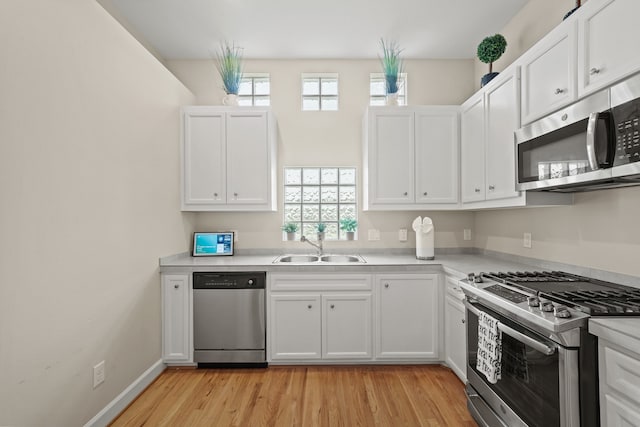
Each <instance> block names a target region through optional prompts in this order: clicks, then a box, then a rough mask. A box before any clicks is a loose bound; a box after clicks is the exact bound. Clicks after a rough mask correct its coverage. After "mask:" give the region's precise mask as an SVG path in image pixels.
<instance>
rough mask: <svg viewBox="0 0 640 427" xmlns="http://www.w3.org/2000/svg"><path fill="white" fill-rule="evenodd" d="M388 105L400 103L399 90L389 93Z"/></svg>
mask: <svg viewBox="0 0 640 427" xmlns="http://www.w3.org/2000/svg"><path fill="white" fill-rule="evenodd" d="M387 105H399V103H398V92H396V93H388V94H387Z"/></svg>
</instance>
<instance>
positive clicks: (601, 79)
mask: <svg viewBox="0 0 640 427" xmlns="http://www.w3.org/2000/svg"><path fill="white" fill-rule="evenodd" d="M581 9H582V10H581V11H580V12H581V14H580V15H579V20H578V25H579V36H580V37H579V40H580V42H579V45H578V95H580V96H584V95H586V94H588V93H591V92H593V91H596V90H599V89H602V88H604V87H606V86H607V85H609V84H611V83H613V82H615V81H616V80H619V79H621V78H623V77H626V76H628V75H630V74H632V73H634V72H636V71H637V70H639V69H640V55H638V52H637V50H638V40H640V25H638V16H640V2H639V1H638V0H589V1H588V2H587V3H585V5H584V6H583V7H582V8H581Z"/></svg>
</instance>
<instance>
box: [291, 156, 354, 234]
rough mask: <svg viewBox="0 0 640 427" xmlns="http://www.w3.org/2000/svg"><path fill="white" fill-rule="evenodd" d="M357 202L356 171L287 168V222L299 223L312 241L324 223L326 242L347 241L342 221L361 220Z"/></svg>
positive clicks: (335, 168) (329, 168)
mask: <svg viewBox="0 0 640 427" xmlns="http://www.w3.org/2000/svg"><path fill="white" fill-rule="evenodd" d="M356 200H357V194H356V168H337V167H326V168H318V167H308V168H284V222H285V223H287V222H295V223H298V226H299V227H298V228H299V230H300V231H299V233H301V234H303V235H305V236H306V237H309V238H310V239H312V240H315V238H316V234H317V232H318V231H317V228H316V227H317V225H318V223H320V222H322V223H324V224H326V226H327V228H326V230H325V240H345V239H346V234H345V232H344V231H342V230H340V220H341V219H342V218H353V219H356V220H357V216H358V209H357V205H356Z"/></svg>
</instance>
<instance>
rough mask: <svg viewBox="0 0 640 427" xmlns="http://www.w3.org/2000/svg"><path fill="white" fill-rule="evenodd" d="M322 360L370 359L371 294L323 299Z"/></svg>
mask: <svg viewBox="0 0 640 427" xmlns="http://www.w3.org/2000/svg"><path fill="white" fill-rule="evenodd" d="M322 307H323V316H322V357H323V358H324V359H370V358H371V353H372V352H371V294H358V295H355V294H353V295H339V294H333V295H323V296H322Z"/></svg>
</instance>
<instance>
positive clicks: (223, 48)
mask: <svg viewBox="0 0 640 427" xmlns="http://www.w3.org/2000/svg"><path fill="white" fill-rule="evenodd" d="M217 68H218V72H219V73H220V77H221V78H222V85H223V89H224V91H225V93H226V94H227V95H226V96H225V97H224V98H223V99H222V103H223V104H224V105H238V90H239V89H240V81H241V80H242V48H240V47H236V45H235V44H233V43H231V44H229V42H224V43H222V44H221V45H220V51H219V52H218V54H217Z"/></svg>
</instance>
